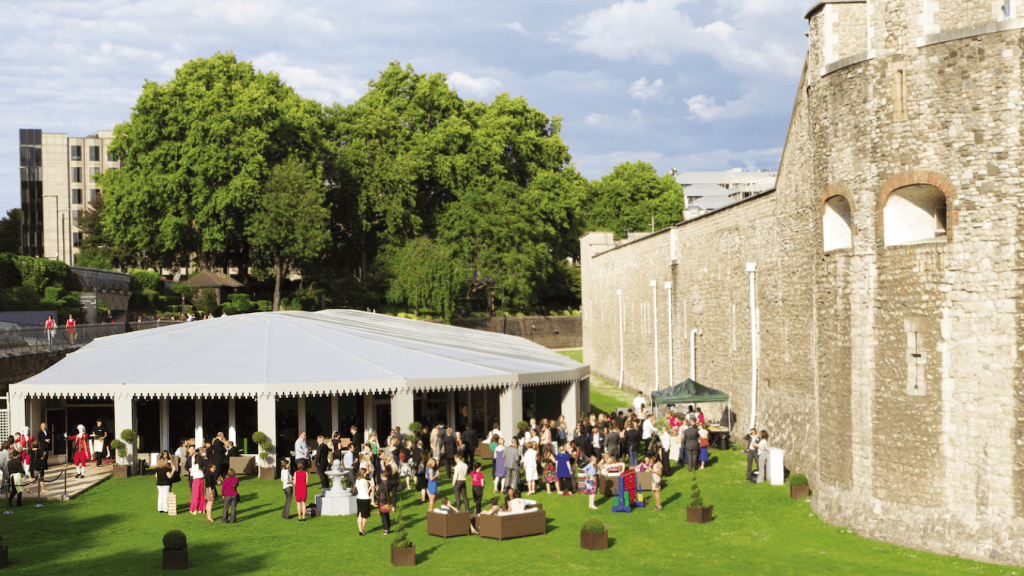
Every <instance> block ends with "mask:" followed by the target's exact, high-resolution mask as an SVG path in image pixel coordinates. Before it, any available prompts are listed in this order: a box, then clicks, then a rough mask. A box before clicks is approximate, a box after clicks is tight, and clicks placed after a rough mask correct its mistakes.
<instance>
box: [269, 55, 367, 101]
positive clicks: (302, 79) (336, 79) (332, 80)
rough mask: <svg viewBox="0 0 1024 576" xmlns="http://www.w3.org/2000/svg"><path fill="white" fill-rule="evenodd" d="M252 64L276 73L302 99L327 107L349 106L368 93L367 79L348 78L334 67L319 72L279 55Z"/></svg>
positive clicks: (323, 68)
mask: <svg viewBox="0 0 1024 576" xmlns="http://www.w3.org/2000/svg"><path fill="white" fill-rule="evenodd" d="M252 65H253V66H254V67H255V68H256V69H257V70H262V71H263V72H277V75H278V76H280V77H281V80H282V81H283V82H284V83H285V84H287V85H289V86H291V87H292V88H294V89H295V92H296V93H298V94H299V95H300V96H302V97H303V98H312V99H314V100H317V101H319V102H323V103H324V104H329V103H331V102H341V103H343V104H348V103H350V102H353V101H355V100H357V99H358V98H359V97H360V96H362V94H363V92H364V91H365V90H366V81H365V80H355V79H352V78H349V77H348V76H346V75H345V74H343V73H341V72H340V71H338V70H336V69H333V68H332V67H331V66H319V69H314V68H310V67H307V66H302V65H297V64H295V63H293V62H291V61H290V60H289V58H287V57H286V56H284V55H283V54H278V53H276V52H270V53H267V54H263V55H261V56H257V57H256V58H253V59H252Z"/></svg>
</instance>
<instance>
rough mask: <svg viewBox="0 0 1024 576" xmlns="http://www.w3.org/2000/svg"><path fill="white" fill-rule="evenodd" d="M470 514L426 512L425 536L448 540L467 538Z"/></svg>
mask: <svg viewBox="0 0 1024 576" xmlns="http://www.w3.org/2000/svg"><path fill="white" fill-rule="evenodd" d="M470 517H472V514H471V513H470V512H455V513H447V514H446V513H441V512H427V534H429V535H431V536H440V537H441V538H446V539H447V538H449V537H452V536H469V521H470Z"/></svg>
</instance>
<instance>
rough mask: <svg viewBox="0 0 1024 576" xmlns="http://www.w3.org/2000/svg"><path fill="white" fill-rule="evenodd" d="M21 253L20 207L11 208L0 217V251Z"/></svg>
mask: <svg viewBox="0 0 1024 576" xmlns="http://www.w3.org/2000/svg"><path fill="white" fill-rule="evenodd" d="M4 252H7V253H10V254H21V208H11V209H10V210H8V211H7V215H6V216H4V217H3V218H0V253H4Z"/></svg>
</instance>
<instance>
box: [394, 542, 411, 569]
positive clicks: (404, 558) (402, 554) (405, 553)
mask: <svg viewBox="0 0 1024 576" xmlns="http://www.w3.org/2000/svg"><path fill="white" fill-rule="evenodd" d="M391 565H392V566H415V565H416V547H415V546H410V547H408V548H395V547H394V546H392V547H391Z"/></svg>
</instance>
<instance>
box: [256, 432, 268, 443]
mask: <svg viewBox="0 0 1024 576" xmlns="http://www.w3.org/2000/svg"><path fill="white" fill-rule="evenodd" d="M266 440H267V435H266V434H264V433H263V432H260V431H259V430H257V431H256V432H253V433H252V441H253V442H255V443H257V444H263V443H264V442H266Z"/></svg>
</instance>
